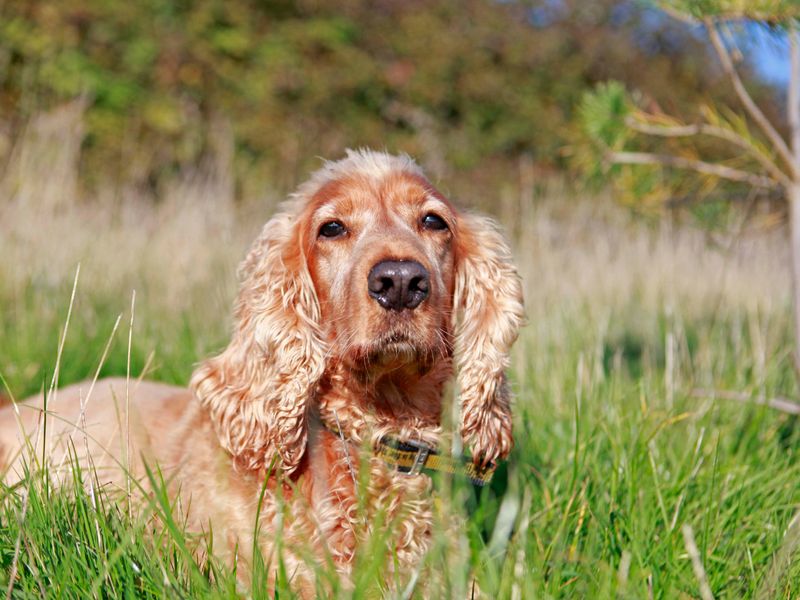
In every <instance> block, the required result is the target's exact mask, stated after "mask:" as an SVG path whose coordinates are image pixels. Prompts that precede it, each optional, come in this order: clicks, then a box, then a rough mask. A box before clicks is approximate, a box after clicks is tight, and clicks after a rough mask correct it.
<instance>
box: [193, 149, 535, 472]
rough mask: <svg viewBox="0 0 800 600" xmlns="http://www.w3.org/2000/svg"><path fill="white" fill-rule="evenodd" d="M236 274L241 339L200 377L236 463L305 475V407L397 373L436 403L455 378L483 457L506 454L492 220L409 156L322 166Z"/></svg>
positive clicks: (358, 156)
mask: <svg viewBox="0 0 800 600" xmlns="http://www.w3.org/2000/svg"><path fill="white" fill-rule="evenodd" d="M239 273H240V277H241V281H242V283H241V288H240V290H239V295H238V297H237V300H236V307H235V311H234V323H235V325H234V332H233V336H232V338H231V342H230V344H229V345H228V347H227V348H226V349H225V350H224V351H223V352H222V353H221V354H220V355H219V356H216V357H214V358H212V359H209V360H207V361H205V362H204V363H203V364H202V365H201V366H200V367H198V369H197V370H196V371H195V373H194V375H193V377H192V388H193V389H194V391H195V394H196V395H197V397H198V398H199V399H200V401H201V403H202V404H203V406H205V407H206V408H207V409H208V411H209V414H210V417H211V420H212V422H213V423H214V427H215V429H216V431H217V435H218V436H219V439H220V443H221V444H222V446H223V447H224V448H226V449H227V450H228V451H229V452H230V453H231V454H232V455H233V456H234V457H235V458H236V461H237V463H238V464H240V465H242V466H243V467H244V468H247V469H260V468H264V467H266V466H267V465H269V464H270V461H272V460H273V459H274V458H275V457H277V458H279V459H280V463H281V466H282V468H283V469H284V470H285V471H286V472H293V471H295V470H296V469H297V468H298V467H299V465H300V464H301V461H302V458H303V456H304V453H305V448H306V442H307V438H308V436H307V430H308V428H307V420H308V416H309V414H310V410H309V407H310V404H311V403H312V402H314V401H318V394H319V393H320V383H321V382H323V380H324V379H325V375H326V373H328V374H331V373H332V372H333V371H334V370H333V367H338V376H339V380H338V381H336V382H335V383H334V384H332V385H335V386H338V387H339V388H340V390H339V391H341V388H348V386H349V384H350V383H351V382H355V383H358V385H361V383H362V382H363V380H364V377H363V376H364V375H366V380H367V381H370V382H372V381H376V378H380V377H382V376H383V375H385V374H391V375H392V381H391V382H390V383H392V384H395V383H398V382H400V381H401V380H402V381H405V382H414V381H416V382H417V383H418V384H419V385H417V386H415V388H416V389H414V390H413V393H414V394H415V395H416V397H417V399H419V400H420V402H425V403H428V404H430V403H429V402H428V399H429V398H431V397H434V396H439V395H440V394H441V384H442V381H443V380H439V379H437V378H436V377H434V376H435V375H442V377H445V376H449V375H450V373H451V371H452V370H454V371H455V372H457V382H458V388H459V395H460V403H461V415H462V417H461V419H462V422H461V433H462V435H463V437H464V440H465V442H466V444H467V445H468V446H469V447H470V448H471V449H472V452H473V455H474V456H475V457H477V458H476V460H485V461H489V462H490V461H493V460H495V459H496V458H498V457H500V458H502V457H505V456H507V455H508V452H509V451H510V450H511V446H512V435H511V409H510V404H509V401H510V390H509V386H508V384H507V381H506V376H505V371H506V369H507V368H508V363H509V358H508V353H509V350H510V348H511V345H512V344H513V342H514V340H515V339H516V337H517V332H518V330H519V327H520V324H521V322H522V313H523V310H522V308H523V307H522V289H521V286H520V280H519V276H518V275H517V272H516V269H515V268H514V265H513V262H512V260H511V253H510V251H509V249H508V245H507V244H506V242H505V241H504V240H503V237H502V235H500V233H499V232H498V231H497V229H496V228H495V226H494V224H493V223H492V221H491V220H490V219H487V218H484V217H480V216H478V215H474V214H470V213H467V212H460V211H456V210H455V209H454V208H453V206H452V205H451V204H450V203H449V202H448V201H447V200H446V199H445V198H444V197H443V196H442V195H441V194H439V193H438V192H437V191H436V190H435V189H434V188H433V187H432V186H431V184H430V183H429V182H428V181H427V180H426V179H425V178H424V176H423V174H422V171H421V170H420V169H419V167H418V166H417V165H416V164H415V163H414V162H413V161H412V160H411V159H410V158H409V157H407V156H391V155H388V154H385V153H380V152H371V151H367V150H362V151H356V152H353V151H348V153H347V156H346V157H345V158H343V159H342V160H339V161H336V162H332V163H326V165H325V166H324V167H323V168H322V169H320V170H319V171H317V172H316V173H314V174H313V175H312V176H311V178H310V179H309V180H308V181H307V182H306V183H304V184H303V185H301V186H300V187H299V188H298V190H297V192H296V193H295V194H293V195H292V197H291V199H290V201H289V202H287V203H286V204H285V205H284V207H283V209H282V211H280V212H279V213H278V214H276V215H275V216H273V217H272V219H270V220H269V222H268V223H267V224H266V225H265V226H264V228H263V230H262V233H261V235H260V236H259V237H258V239H256V241H255V242H254V244H253V246H252V248H251V249H250V252H249V253H248V255H247V257H246V258H245V260H244V261H243V262H242V264H241V267H240V271H239ZM439 359H444V361H443V362H438V363H437V361H439ZM437 364H438V365H440V366H441V367H443V368H439V369H435V370H434V367H435V366H436V365H437ZM451 364H452V366H453V367H454V369H452V370H451V369H450V365H451ZM341 367H344V368H341ZM376 387H377V386H376ZM423 388H424V389H423ZM343 396H344V395H343ZM407 399H409V398H407ZM411 405H413V403H410V405H409V406H406V407H405V409H406V411H407V412H408V411H412V409H413V406H411ZM349 408H350V409H351V410H352V411H358V410H362V409H363V406H362V405H361V404H359V403H354V404H353V406H350V407H349ZM402 408H403V407H400V410H402ZM405 416H408V415H407V414H406V415H405ZM356 420H360V421H364V419H356ZM397 420H398V421H401V420H402V419H399V418H398V419H397Z"/></svg>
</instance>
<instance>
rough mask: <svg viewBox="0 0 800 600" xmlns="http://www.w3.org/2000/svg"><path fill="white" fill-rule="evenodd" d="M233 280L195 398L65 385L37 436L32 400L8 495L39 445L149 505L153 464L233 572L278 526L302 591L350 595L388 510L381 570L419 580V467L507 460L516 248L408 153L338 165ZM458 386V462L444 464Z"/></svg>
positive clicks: (11, 452) (485, 471)
mask: <svg viewBox="0 0 800 600" xmlns="http://www.w3.org/2000/svg"><path fill="white" fill-rule="evenodd" d="M239 279H240V282H241V284H240V289H239V293H238V296H237V299H236V301H235V307H234V324H233V333H232V338H231V341H230V343H229V345H228V346H227V347H226V348H225V349H224V350H223V351H222V352H221V353H220V354H219V355H218V356H215V357H213V358H210V359H208V360H206V361H204V362H202V363H200V364H199V366H198V367H197V368H196V370H195V371H194V373H193V375H192V377H191V382H190V384H189V389H185V388H179V387H174V386H170V385H164V384H161V383H154V382H148V381H141V382H137V381H134V380H126V379H105V380H101V381H97V382H96V383H91V382H86V383H81V384H76V385H72V386H70V387H67V388H65V389H62V390H58V391H57V392H54V393H52V394H51V395H50V397H49V398H48V399H47V411H46V417H47V419H48V423H47V427H46V432H47V434H46V436H47V439H46V440H45V439H44V437H45V436H44V434H42V427H41V423H42V420H43V418H44V416H43V410H42V409H43V407H44V398H43V397H41V396H40V397H37V398H33V399H30V400H28V401H26V402H23V403H19V404H18V405H16V406H6V407H4V408H2V409H0V473H3V472H4V473H5V476H4V478H5V481H6V483H7V484H13V483H14V482H16V481H19V480H20V478H22V477H23V473H24V465H25V464H26V463H25V461H26V458H25V457H26V456H27V455H28V453H27V452H25V451H23V450H22V449H23V447H24V446H25V445H26V443H27V444H28V447H29V449H30V448H31V444H33V443H37V442H38V443H39V444H40V445H41V444H45V443H46V444H47V448H48V452H49V455H50V456H51V457H53V458H51V460H52V461H53V463H54V464H55V463H60V464H63V463H64V460H65V457H66V456H67V453H68V452H69V451H70V448H71V449H72V450H71V451H72V452H74V453H75V455H77V458H78V460H80V461H81V463H85V464H89V465H91V466H92V468H93V469H94V470H95V472H96V473H97V481H99V482H101V483H102V484H103V485H104V487H105V488H106V489H107V490H109V491H110V492H113V491H114V490H119V491H120V492H123V491H125V490H126V489H128V490H130V487H131V483H130V482H131V481H134V482H136V485H135V486H134V487H135V489H138V490H142V491H143V493H145V494H146V493H147V490H148V489H149V485H150V483H149V481H148V477H147V476H146V471H145V466H146V465H148V466H153V465H157V466H158V468H159V469H160V472H161V473H162V475H163V477H164V480H165V481H166V482H167V485H168V488H169V493H170V494H171V495H172V496H173V497H174V498H177V499H179V506H180V509H181V511H182V512H183V518H184V521H185V522H186V524H187V527H188V529H190V530H195V531H207V530H208V528H209V527H210V529H211V530H212V532H213V535H214V539H215V542H214V552H215V554H218V555H220V557H221V558H222V559H224V560H227V561H229V562H230V563H233V562H236V564H237V570H238V572H246V571H247V570H248V568H249V566H250V561H251V560H252V556H251V554H250V549H252V548H253V547H254V543H255V544H256V546H257V547H258V548H259V549H260V552H261V555H262V556H264V557H270V556H273V553H274V550H275V543H276V542H275V539H276V530H277V528H279V527H280V537H281V540H282V559H283V560H284V561H285V565H286V569H287V571H286V572H287V573H290V574H291V576H292V578H293V579H292V581H293V585H295V587H296V588H297V589H298V590H300V591H301V592H302V591H305V593H306V594H307V595H311V594H313V590H314V589H315V588H314V583H313V581H314V570H313V568H312V567H311V566H309V564H308V561H309V560H312V562H313V561H318V562H319V563H323V562H325V561H329V563H330V562H332V563H333V564H334V565H335V567H336V570H337V572H338V573H339V575H340V577H341V578H342V580H343V581H345V582H347V581H348V580H349V579H348V578H349V575H350V573H351V569H352V565H353V563H354V559H355V557H356V554H357V548H358V544H359V541H360V540H361V539H362V538H363V535H364V532H365V531H367V530H368V529H369V523H367V526H366V527H365V526H364V523H363V519H364V518H366V519H367V521H369V519H371V518H373V517H374V515H376V514H378V513H380V514H382V515H383V521H384V522H387V523H388V522H392V523H395V524H396V527H395V528H394V530H393V532H392V534H391V538H390V540H391V541H390V547H389V548H388V549H387V553H388V554H390V555H391V557H392V558H391V560H388V561H387V568H388V569H390V570H399V571H401V572H410V571H411V570H412V569H414V568H415V566H416V565H418V564H419V563H420V560H421V558H422V557H423V555H424V553H425V551H426V549H427V548H428V547H429V544H430V539H431V528H432V519H433V516H432V497H431V478H430V476H429V475H428V469H429V468H430V467H433V466H435V465H438V466H439V467H440V468H442V469H444V470H451V471H455V470H463V471H465V472H466V474H467V476H468V477H470V478H471V479H472V480H473V481H474V482H476V483H478V484H480V483H484V482H485V481H486V479H487V478H488V476H489V475H490V474H491V470H492V468H493V466H494V465H496V464H497V462H498V461H501V460H503V459H505V458H506V457H507V456H508V454H509V452H510V451H511V449H512V445H513V437H512V418H511V417H512V415H511V404H510V401H511V397H510V390H509V385H508V382H507V379H506V369H507V368H508V364H509V351H510V348H511V346H512V344H513V342H514V341H515V339H516V337H517V335H518V331H519V328H520V326H521V323H522V321H523V299H522V289H521V283H520V278H519V276H518V274H517V271H516V269H515V267H514V264H513V261H512V257H511V253H510V251H509V248H508V245H507V244H506V242H505V241H504V239H503V237H502V235H501V234H500V233H499V231H498V229H497V227H496V226H495V224H494V223H493V222H492V221H491V220H490V219H488V218H486V217H483V216H478V215H475V214H471V213H468V212H465V211H462V210H459V209H457V208H456V207H455V206H454V205H453V204H452V203H451V202H450V201H449V200H448V199H447V198H445V197H444V196H443V195H442V194H441V193H440V192H439V191H437V190H436V188H435V187H434V186H433V185H432V184H431V183H430V181H429V180H428V179H427V178H426V177H425V175H424V174H423V172H422V170H421V169H420V168H419V167H418V166H417V165H416V164H415V162H414V161H413V160H412V159H411V158H409V157H408V156H405V155H400V156H394V155H389V154H386V153H381V152H373V151H368V150H360V151H348V152H347V155H346V157H345V158H343V159H341V160H339V161H336V162H327V163H325V165H324V166H323V167H322V168H321V169H320V170H318V171H317V172H315V173H314V174H313V175H312V176H311V177H310V179H309V180H308V181H307V182H306V183H304V184H302V185H301V186H300V187H299V188H298V190H297V191H296V192H295V193H294V194H292V195H291V196H290V197H289V199H288V200H287V201H286V202H285V203H284V204H283V205H282V206H281V208H280V209H279V212H278V213H277V214H276V215H275V216H274V217H273V218H271V219H270V220H269V221H268V222H267V223H266V225H265V226H264V228H263V230H262V231H261V234H260V235H259V237H258V238H257V239H256V241H255V242H254V244H253V245H252V248H251V249H250V251H249V253H248V254H247V257H246V258H245V259H244V261H243V262H242V264H241V266H240V269H239ZM453 378H455V379H456V380H457V387H458V393H459V398H460V400H459V405H460V415H461V423H460V432H461V436H462V438H463V442H464V445H465V447H466V448H468V449H469V451H470V453H471V458H469V459H463V460H459V459H457V458H450V457H449V455H446V454H445V453H444V452H439V451H438V450H437V449H439V448H440V444H441V443H442V434H443V432H442V425H441V414H442V410H443V407H444V405H445V402H444V398H445V386H446V384H447V383H448V382H449V381H450V380H451V379H453ZM364 449H366V451H365V450H364ZM365 452H366V457H365ZM56 466H57V465H56ZM365 471H366V472H365ZM365 475H366V476H365ZM359 481H366V484H365V489H359V483H358V482H359ZM359 498H361V499H359ZM257 513H258V522H259V523H260V524H261V525H260V527H259V528H255V527H254V524H255V523H256V518H257ZM254 537H257V539H254ZM309 553H310V554H309ZM309 556H311V559H309Z"/></svg>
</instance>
